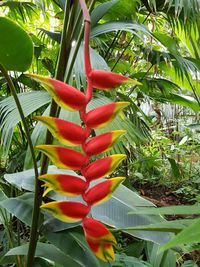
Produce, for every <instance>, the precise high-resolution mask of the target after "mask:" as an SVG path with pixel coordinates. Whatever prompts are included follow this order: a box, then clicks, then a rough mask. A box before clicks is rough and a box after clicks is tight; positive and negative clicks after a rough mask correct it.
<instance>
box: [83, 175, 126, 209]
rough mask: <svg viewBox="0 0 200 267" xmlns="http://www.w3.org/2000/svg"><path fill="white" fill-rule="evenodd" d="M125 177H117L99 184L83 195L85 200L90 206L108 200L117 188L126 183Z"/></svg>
mask: <svg viewBox="0 0 200 267" xmlns="http://www.w3.org/2000/svg"><path fill="white" fill-rule="evenodd" d="M124 179H125V178H124V177H115V178H112V179H109V180H106V181H104V182H102V183H99V184H97V185H95V186H93V187H92V188H91V189H89V190H88V191H87V192H85V193H84V194H83V199H84V200H85V202H86V203H88V204H89V205H97V204H98V205H99V204H101V203H102V202H104V201H106V200H108V199H109V198H110V197H111V195H112V193H113V192H114V191H115V190H116V189H117V187H118V186H119V185H120V183H122V182H123V181H124Z"/></svg>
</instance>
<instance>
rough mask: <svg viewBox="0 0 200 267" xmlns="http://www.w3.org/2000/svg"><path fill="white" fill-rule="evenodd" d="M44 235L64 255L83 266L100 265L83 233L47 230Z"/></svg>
mask: <svg viewBox="0 0 200 267" xmlns="http://www.w3.org/2000/svg"><path fill="white" fill-rule="evenodd" d="M45 237H46V238H47V240H48V241H50V242H51V243H52V244H53V245H54V246H56V247H57V248H58V249H60V250H61V251H63V252H64V253H65V254H66V255H70V257H72V258H73V259H74V260H76V261H78V262H81V263H82V264H83V266H92V267H100V266H102V265H100V263H99V261H98V260H97V258H96V257H95V256H94V254H93V253H92V252H91V250H90V249H89V247H88V245H87V244H86V241H85V238H84V236H83V234H81V233H78V231H73V230H70V231H66V230H65V231H61V232H57V233H52V232H47V233H45Z"/></svg>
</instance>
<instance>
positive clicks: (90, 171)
mask: <svg viewBox="0 0 200 267" xmlns="http://www.w3.org/2000/svg"><path fill="white" fill-rule="evenodd" d="M125 158H126V155H125V154H115V155H111V156H108V157H104V158H102V159H98V160H96V161H94V162H92V163H91V164H90V165H88V166H87V167H85V168H84V169H82V170H81V172H82V175H83V176H84V177H85V178H86V180H87V181H92V180H96V179H98V178H101V177H105V176H107V175H109V174H111V173H112V172H113V171H114V170H115V169H116V168H117V166H118V165H119V164H120V162H121V161H122V160H123V159H125Z"/></svg>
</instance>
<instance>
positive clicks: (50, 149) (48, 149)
mask: <svg viewBox="0 0 200 267" xmlns="http://www.w3.org/2000/svg"><path fill="white" fill-rule="evenodd" d="M36 149H38V150H40V151H42V152H43V153H44V154H46V155H47V156H48V157H49V159H50V160H51V161H52V162H53V164H54V165H56V166H57V167H59V168H64V169H71V170H81V169H82V168H83V167H84V166H85V165H86V164H87V163H88V161H89V158H88V156H86V155H83V154H81V153H80V152H77V151H74V150H72V149H68V148H65V147H61V146H54V145H39V146H36Z"/></svg>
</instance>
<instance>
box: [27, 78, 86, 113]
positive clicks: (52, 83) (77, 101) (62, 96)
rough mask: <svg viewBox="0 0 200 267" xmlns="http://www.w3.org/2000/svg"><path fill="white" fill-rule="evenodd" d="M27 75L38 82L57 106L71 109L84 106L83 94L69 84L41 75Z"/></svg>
mask: <svg viewBox="0 0 200 267" xmlns="http://www.w3.org/2000/svg"><path fill="white" fill-rule="evenodd" d="M27 76H30V77H31V78H33V79H34V80H36V81H38V82H40V83H41V84H42V85H43V86H44V88H45V89H46V90H47V91H48V92H49V94H50V95H51V96H52V98H53V99H54V100H55V102H56V103H57V104H58V105H59V106H61V107H63V108H66V109H69V110H71V111H74V110H80V109H82V108H84V107H85V105H86V97H85V95H84V94H83V93H81V92H80V91H79V90H78V89H76V88H74V87H72V86H70V85H69V84H66V83H64V82H61V81H58V80H55V79H51V78H49V77H45V76H41V75H35V74H27Z"/></svg>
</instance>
